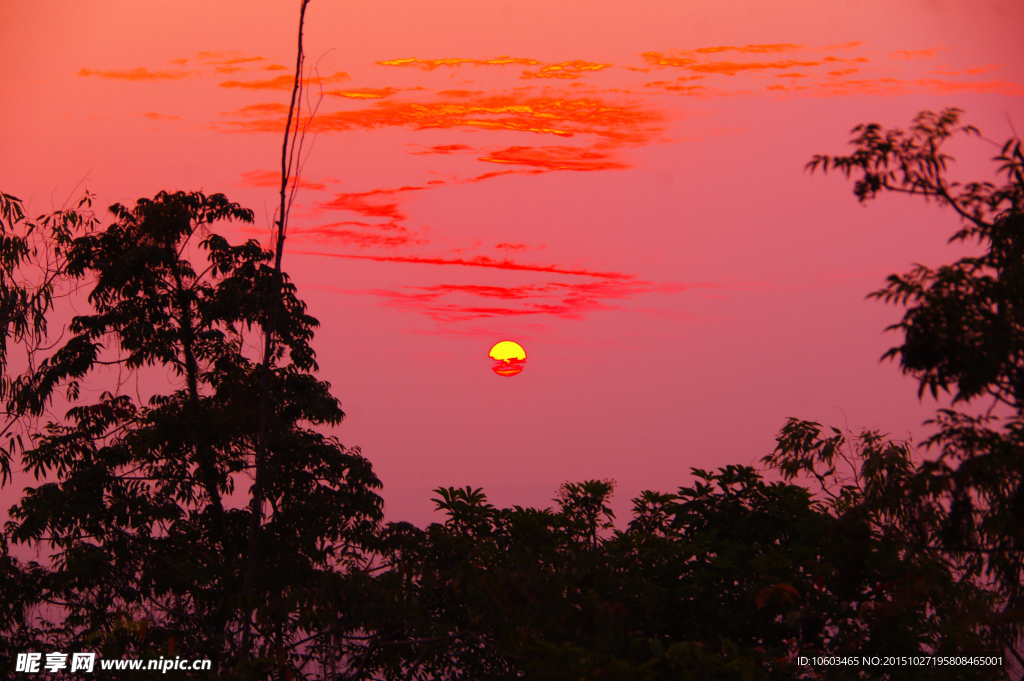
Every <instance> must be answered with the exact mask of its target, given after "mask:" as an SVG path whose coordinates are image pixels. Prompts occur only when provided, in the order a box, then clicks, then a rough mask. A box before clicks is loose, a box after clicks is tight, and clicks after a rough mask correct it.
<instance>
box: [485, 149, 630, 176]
mask: <svg viewBox="0 0 1024 681" xmlns="http://www.w3.org/2000/svg"><path fill="white" fill-rule="evenodd" d="M478 160H480V161H485V162H487V163H514V164H516V165H526V166H533V167H535V168H543V169H545V170H622V169H624V168H628V167H629V166H627V165H626V164H624V163H619V162H618V161H612V160H609V154H606V153H602V152H597V151H591V150H588V149H581V148H578V147H566V146H552V147H508V148H507V149H501V150H500V151H495V152H493V153H491V154H489V155H488V156H481V157H480V158H479V159H478Z"/></svg>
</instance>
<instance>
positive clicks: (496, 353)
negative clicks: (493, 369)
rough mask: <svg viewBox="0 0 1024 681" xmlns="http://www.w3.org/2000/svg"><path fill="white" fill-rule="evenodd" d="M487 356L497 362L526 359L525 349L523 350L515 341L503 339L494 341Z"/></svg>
mask: <svg viewBox="0 0 1024 681" xmlns="http://www.w3.org/2000/svg"><path fill="white" fill-rule="evenodd" d="M487 356H488V357H490V358H491V359H493V360H495V361H499V362H512V361H519V362H523V361H525V360H526V350H523V346H522V345H520V344H519V343H516V342H515V341H508V340H505V341H501V342H500V343H496V344H495V345H494V347H493V348H491V351H490V352H489V353H487Z"/></svg>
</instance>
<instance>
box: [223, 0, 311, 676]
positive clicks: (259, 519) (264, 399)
mask: <svg viewBox="0 0 1024 681" xmlns="http://www.w3.org/2000/svg"><path fill="white" fill-rule="evenodd" d="M309 1H310V0H302V5H301V6H300V9H299V41H298V50H297V52H298V54H297V55H296V59H295V82H294V84H293V85H292V98H291V103H290V104H289V106H288V120H287V122H286V124H285V128H284V142H283V143H282V145H281V205H280V206H279V208H278V214H277V232H276V234H275V238H274V272H273V276H272V277H271V283H270V291H269V295H268V296H267V318H266V326H265V328H264V342H263V366H262V370H261V374H260V395H259V431H258V433H257V437H256V471H255V474H254V481H253V487H252V501H251V503H250V507H249V543H248V551H247V555H246V566H245V586H244V590H243V596H244V598H243V607H244V608H245V609H246V617H245V622H244V627H243V630H242V646H241V650H240V654H241V656H242V659H244V658H247V657H248V656H249V652H250V650H249V645H250V637H251V632H252V612H253V609H254V606H255V600H254V598H255V595H256V568H257V566H258V564H259V535H260V528H261V527H262V524H263V501H264V499H263V497H264V492H263V489H264V483H265V477H266V460H267V443H268V439H269V431H270V415H269V413H268V411H269V406H268V405H269V401H270V368H271V364H272V363H273V362H274V357H275V355H276V352H277V350H276V347H275V346H276V343H275V340H274V331H275V327H276V325H277V315H278V311H279V309H280V307H281V284H282V275H281V257H282V256H283V255H284V239H285V232H286V231H287V229H286V228H287V222H288V210H289V207H290V204H291V202H290V201H289V195H288V180H289V179H290V175H291V170H292V167H293V165H294V163H295V152H296V148H295V147H296V136H297V135H298V128H299V115H300V113H301V106H302V98H301V97H300V96H299V91H300V90H301V88H302V62H303V59H304V54H303V51H302V31H303V26H304V24H305V20H306V7H307V6H308V5H309ZM293 121H294V125H295V133H292V125H293ZM295 184H298V183H297V182H296V183H295ZM293 196H294V195H293Z"/></svg>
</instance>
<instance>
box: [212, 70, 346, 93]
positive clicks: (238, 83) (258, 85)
mask: <svg viewBox="0 0 1024 681" xmlns="http://www.w3.org/2000/svg"><path fill="white" fill-rule="evenodd" d="M342 80H352V78H351V77H350V76H349V75H348V74H347V73H345V72H343V71H338V72H336V73H332V74H331V75H329V76H320V77H313V78H303V79H302V84H303V85H324V84H326V83H337V82H338V81H342ZM294 84H295V78H294V77H292V76H285V75H282V76H278V77H277V78H269V79H267V80H225V81H224V82H222V83H220V86H221V87H227V88H242V89H245V90H290V89H292V86H293V85H294Z"/></svg>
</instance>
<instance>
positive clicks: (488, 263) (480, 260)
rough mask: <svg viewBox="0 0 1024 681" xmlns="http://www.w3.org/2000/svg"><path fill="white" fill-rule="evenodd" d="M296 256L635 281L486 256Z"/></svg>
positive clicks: (612, 274) (625, 276)
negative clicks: (482, 268)
mask: <svg viewBox="0 0 1024 681" xmlns="http://www.w3.org/2000/svg"><path fill="white" fill-rule="evenodd" d="M294 253H295V254H296V255H318V256H323V257H327V258H345V259H351V260H374V261H376V262H396V263H410V264H416V265H455V266H458V267H485V268H494V269H499V270H516V271H521V272H548V273H550V274H567V275H572V276H577V277H598V278H602V279H617V280H629V279H633V278H634V276H633V275H632V274H623V273H622V272H595V271H592V270H582V269H581V270H574V269H568V268H565V267H560V266H558V265H524V264H520V263H515V262H512V261H511V260H507V259H505V260H495V259H494V258H488V257H487V256H484V255H478V256H477V257H475V258H473V259H472V260H465V259H463V258H426V257H419V256H415V255H410V256H399V255H395V256H385V255H351V254H347V253H315V252H308V251H305V252H304V251H294Z"/></svg>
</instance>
